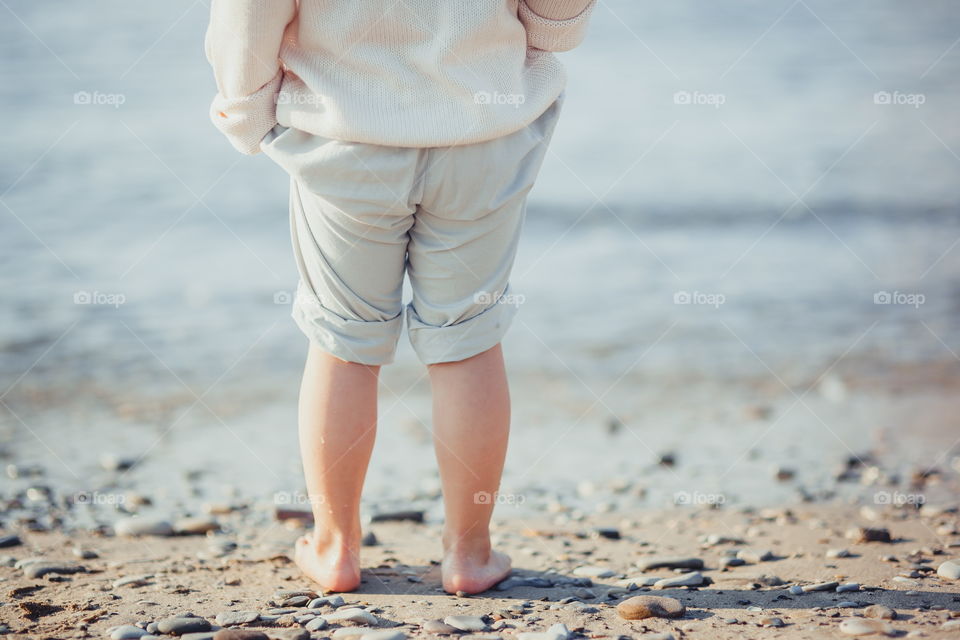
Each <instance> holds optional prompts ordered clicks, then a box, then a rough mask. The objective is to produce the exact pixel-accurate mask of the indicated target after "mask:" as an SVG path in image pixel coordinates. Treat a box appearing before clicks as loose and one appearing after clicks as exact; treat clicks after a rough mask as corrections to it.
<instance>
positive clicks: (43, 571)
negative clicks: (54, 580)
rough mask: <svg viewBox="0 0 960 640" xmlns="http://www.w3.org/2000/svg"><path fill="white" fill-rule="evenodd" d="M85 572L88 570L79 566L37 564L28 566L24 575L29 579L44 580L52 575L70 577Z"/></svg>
mask: <svg viewBox="0 0 960 640" xmlns="http://www.w3.org/2000/svg"><path fill="white" fill-rule="evenodd" d="M84 571H86V569H85V568H84V567H82V566H81V565H79V564H55V563H47V562H37V563H34V564H30V565H28V566H26V567H25V568H24V570H23V575H25V576H26V577H28V578H42V577H43V576H45V575H49V574H52V573H55V574H59V575H70V574H73V573H83V572H84Z"/></svg>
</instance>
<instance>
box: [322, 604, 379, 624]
mask: <svg viewBox="0 0 960 640" xmlns="http://www.w3.org/2000/svg"><path fill="white" fill-rule="evenodd" d="M323 617H324V618H326V619H327V622H355V623H357V624H365V625H371V626H373V625H376V624H377V617H376V616H375V615H373V614H372V613H370V612H369V611H367V610H366V609H361V608H359V607H349V608H346V609H337V610H336V611H334V612H332V613H327V614H324V616H323Z"/></svg>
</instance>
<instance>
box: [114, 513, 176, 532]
mask: <svg viewBox="0 0 960 640" xmlns="http://www.w3.org/2000/svg"><path fill="white" fill-rule="evenodd" d="M113 530H114V532H115V533H116V534H117V535H118V536H130V537H138V536H172V535H173V526H172V525H171V524H170V523H169V522H167V521H166V520H160V519H154V518H140V517H136V518H123V519H121V520H118V521H117V523H116V524H115V525H113Z"/></svg>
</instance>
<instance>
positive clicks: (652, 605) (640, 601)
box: [617, 596, 686, 620]
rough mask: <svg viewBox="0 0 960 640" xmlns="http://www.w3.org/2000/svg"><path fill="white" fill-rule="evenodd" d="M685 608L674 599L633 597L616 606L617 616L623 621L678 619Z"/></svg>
mask: <svg viewBox="0 0 960 640" xmlns="http://www.w3.org/2000/svg"><path fill="white" fill-rule="evenodd" d="M685 612H686V607H684V605H683V603H682V602H680V601H679V600H677V599H676V598H665V597H660V596H633V597H632V598H627V599H626V600H624V601H623V602H621V603H620V604H618V605H617V615H619V616H620V617H621V618H623V619H625V620H643V619H645V618H679V617H681V616H683V614H684V613H685Z"/></svg>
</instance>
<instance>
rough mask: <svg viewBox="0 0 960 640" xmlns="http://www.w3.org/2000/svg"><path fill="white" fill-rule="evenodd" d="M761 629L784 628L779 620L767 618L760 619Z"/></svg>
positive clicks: (771, 617)
mask: <svg viewBox="0 0 960 640" xmlns="http://www.w3.org/2000/svg"><path fill="white" fill-rule="evenodd" d="M760 626H761V627H783V626H786V625H785V624H784V622H783V620H781V619H780V618H776V617H773V616H767V617H765V618H760Z"/></svg>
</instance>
